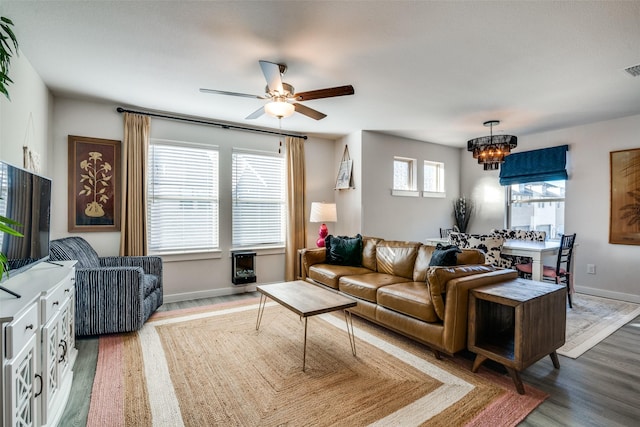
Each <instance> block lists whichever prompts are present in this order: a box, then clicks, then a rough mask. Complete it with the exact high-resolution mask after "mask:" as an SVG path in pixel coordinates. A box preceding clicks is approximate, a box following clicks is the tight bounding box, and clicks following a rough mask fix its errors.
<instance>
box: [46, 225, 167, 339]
mask: <svg viewBox="0 0 640 427" xmlns="http://www.w3.org/2000/svg"><path fill="white" fill-rule="evenodd" d="M49 259H50V260H51V261H57V260H60V261H62V260H77V261H78V263H77V264H76V316H75V324H76V335H78V336H85V335H101V334H112V333H119V332H131V331H137V330H138V329H140V328H141V327H142V325H143V324H144V322H145V321H146V320H147V319H148V318H149V316H151V314H152V313H153V312H154V311H156V309H157V308H158V307H160V306H161V305H162V259H161V258H160V257H157V256H140V257H133V256H125V257H120V256H113V257H99V256H98V254H97V253H96V251H95V250H94V249H93V248H92V247H91V245H90V244H89V243H88V242H87V241H86V240H84V239H83V238H81V237H65V238H63V239H58V240H53V241H51V246H50V250H49Z"/></svg>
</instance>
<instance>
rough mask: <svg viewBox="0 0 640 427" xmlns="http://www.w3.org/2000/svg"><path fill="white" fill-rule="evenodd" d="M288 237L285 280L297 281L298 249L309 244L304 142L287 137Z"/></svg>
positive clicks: (286, 238) (286, 240) (286, 241)
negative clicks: (306, 218) (306, 217)
mask: <svg viewBox="0 0 640 427" xmlns="http://www.w3.org/2000/svg"><path fill="white" fill-rule="evenodd" d="M285 156H286V165H287V235H286V237H285V243H286V246H285V262H284V271H285V280H287V281H290V280H295V279H296V277H297V275H299V274H300V272H299V271H298V267H299V266H298V249H302V248H304V247H305V246H306V244H307V230H306V221H305V214H304V207H305V188H306V186H305V170H304V140H303V139H302V138H292V137H287V138H286V141H285Z"/></svg>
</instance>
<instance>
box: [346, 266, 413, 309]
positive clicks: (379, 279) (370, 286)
mask: <svg viewBox="0 0 640 427" xmlns="http://www.w3.org/2000/svg"><path fill="white" fill-rule="evenodd" d="M406 281H407V279H406V278H404V277H399V276H394V275H392V274H385V273H367V274H360V275H355V276H343V277H341V278H340V280H339V281H338V289H339V290H340V292H344V293H345V294H349V295H352V296H354V297H356V298H362V299H363V300H367V301H371V302H376V301H377V300H376V294H377V291H378V288H380V287H382V286H388V285H392V284H394V283H400V282H406Z"/></svg>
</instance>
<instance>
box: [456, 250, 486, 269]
mask: <svg viewBox="0 0 640 427" xmlns="http://www.w3.org/2000/svg"><path fill="white" fill-rule="evenodd" d="M461 250H462V252H461V253H459V254H458V257H457V260H458V265H466V264H484V263H485V256H484V252H482V251H481V250H480V249H476V248H465V249H461Z"/></svg>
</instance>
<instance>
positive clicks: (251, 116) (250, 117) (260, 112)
mask: <svg viewBox="0 0 640 427" xmlns="http://www.w3.org/2000/svg"><path fill="white" fill-rule="evenodd" d="M263 114H264V107H260V108H258V109H257V110H256V111H254V112H253V113H251V114H249V115H248V116H247V117H245V119H246V120H253V119H257V118H258V117H260V116H261V115H263Z"/></svg>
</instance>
